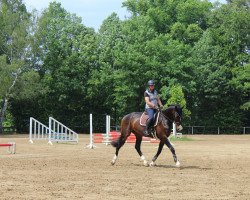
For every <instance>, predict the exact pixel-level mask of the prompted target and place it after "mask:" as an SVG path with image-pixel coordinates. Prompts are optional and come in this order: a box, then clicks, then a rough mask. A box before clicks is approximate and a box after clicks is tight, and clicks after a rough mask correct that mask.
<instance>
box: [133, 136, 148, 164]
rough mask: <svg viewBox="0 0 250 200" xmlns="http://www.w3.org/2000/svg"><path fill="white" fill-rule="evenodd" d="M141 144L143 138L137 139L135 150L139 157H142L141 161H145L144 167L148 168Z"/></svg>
mask: <svg viewBox="0 0 250 200" xmlns="http://www.w3.org/2000/svg"><path fill="white" fill-rule="evenodd" d="M141 142H142V137H136V142H135V149H136V151H137V152H138V154H139V156H140V157H141V160H142V161H143V164H144V166H146V167H147V166H148V161H147V160H146V158H145V156H144V155H143V154H142V152H141Z"/></svg>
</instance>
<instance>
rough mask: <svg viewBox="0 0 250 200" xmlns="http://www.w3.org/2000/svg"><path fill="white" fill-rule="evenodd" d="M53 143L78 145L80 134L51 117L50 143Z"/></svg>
mask: <svg viewBox="0 0 250 200" xmlns="http://www.w3.org/2000/svg"><path fill="white" fill-rule="evenodd" d="M51 142H77V143H78V134H77V133H76V132H74V131H73V130H71V129H70V128H68V127H67V126H65V125H64V124H62V123H61V122H59V121H57V120H56V119H54V118H53V117H49V143H51Z"/></svg>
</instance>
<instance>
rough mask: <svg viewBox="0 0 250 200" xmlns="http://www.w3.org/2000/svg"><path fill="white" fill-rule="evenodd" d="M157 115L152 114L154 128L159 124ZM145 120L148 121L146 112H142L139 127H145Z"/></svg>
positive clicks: (157, 113) (158, 113)
mask: <svg viewBox="0 0 250 200" xmlns="http://www.w3.org/2000/svg"><path fill="white" fill-rule="evenodd" d="M159 115H160V112H156V113H155V114H154V126H156V125H157V124H158V123H159ZM147 120H148V114H147V112H143V113H142V115H141V117H140V125H141V126H146V122H147Z"/></svg>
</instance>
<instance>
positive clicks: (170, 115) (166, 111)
mask: <svg viewBox="0 0 250 200" xmlns="http://www.w3.org/2000/svg"><path fill="white" fill-rule="evenodd" d="M163 115H164V116H165V117H166V118H167V119H168V120H171V121H174V119H173V114H172V110H170V109H167V110H165V111H164V112H163Z"/></svg>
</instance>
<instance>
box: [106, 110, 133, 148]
mask: <svg viewBox="0 0 250 200" xmlns="http://www.w3.org/2000/svg"><path fill="white" fill-rule="evenodd" d="M131 117H132V114H128V115H126V116H125V117H124V118H123V119H122V121H121V136H120V137H119V138H117V139H116V140H114V141H112V142H111V145H112V146H113V147H115V148H117V147H118V148H120V147H121V146H123V145H124V143H125V142H126V139H127V137H128V136H129V135H130V120H131Z"/></svg>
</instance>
